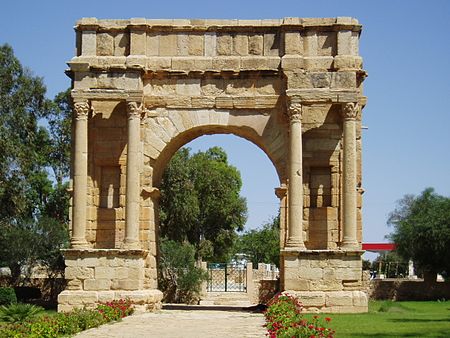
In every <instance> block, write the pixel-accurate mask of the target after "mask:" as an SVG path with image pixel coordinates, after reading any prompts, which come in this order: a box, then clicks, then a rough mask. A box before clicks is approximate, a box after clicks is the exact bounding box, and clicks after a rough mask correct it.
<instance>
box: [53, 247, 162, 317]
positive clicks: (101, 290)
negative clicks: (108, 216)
mask: <svg viewBox="0 0 450 338" xmlns="http://www.w3.org/2000/svg"><path fill="white" fill-rule="evenodd" d="M64 256H65V262H66V266H67V267H66V270H65V276H66V279H67V281H68V285H67V287H66V290H65V291H63V292H62V293H60V294H59V296H58V312H67V311H71V310H73V309H75V308H95V307H96V306H97V305H98V304H99V303H104V302H107V301H111V300H118V299H127V298H128V299H130V300H131V302H132V303H133V305H134V307H135V310H136V311H137V312H142V311H152V310H156V309H159V308H161V299H162V296H163V295H162V292H161V291H159V290H156V289H146V288H145V284H146V283H144V279H145V269H146V258H147V256H148V251H146V250H121V249H84V250H81V249H80V250H79V249H69V250H65V251H64Z"/></svg>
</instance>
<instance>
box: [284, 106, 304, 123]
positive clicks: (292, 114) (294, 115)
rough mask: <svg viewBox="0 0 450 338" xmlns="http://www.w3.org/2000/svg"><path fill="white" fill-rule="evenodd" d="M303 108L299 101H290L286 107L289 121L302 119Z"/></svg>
mask: <svg viewBox="0 0 450 338" xmlns="http://www.w3.org/2000/svg"><path fill="white" fill-rule="evenodd" d="M302 113H303V108H302V104H301V103H293V102H291V103H290V104H289V107H288V116H289V120H291V122H298V121H301V120H302Z"/></svg>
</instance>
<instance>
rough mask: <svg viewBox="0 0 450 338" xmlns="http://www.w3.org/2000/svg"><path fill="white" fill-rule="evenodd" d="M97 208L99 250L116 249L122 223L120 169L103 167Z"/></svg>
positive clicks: (97, 242)
mask: <svg viewBox="0 0 450 338" xmlns="http://www.w3.org/2000/svg"><path fill="white" fill-rule="evenodd" d="M99 181H100V182H99V183H100V184H99V205H98V208H97V231H96V247H97V248H106V249H109V248H114V247H115V246H116V243H117V242H118V238H117V237H118V231H119V230H120V222H121V221H122V220H121V218H122V216H121V214H122V213H123V212H122V208H120V167H119V166H101V167H100V180H99Z"/></svg>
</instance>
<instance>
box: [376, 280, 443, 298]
mask: <svg viewBox="0 0 450 338" xmlns="http://www.w3.org/2000/svg"><path fill="white" fill-rule="evenodd" d="M369 297H370V298H371V299H377V300H381V299H391V300H438V299H450V282H434V283H426V282H424V281H423V280H385V279H384V280H383V279H380V280H372V281H371V282H370V286H369Z"/></svg>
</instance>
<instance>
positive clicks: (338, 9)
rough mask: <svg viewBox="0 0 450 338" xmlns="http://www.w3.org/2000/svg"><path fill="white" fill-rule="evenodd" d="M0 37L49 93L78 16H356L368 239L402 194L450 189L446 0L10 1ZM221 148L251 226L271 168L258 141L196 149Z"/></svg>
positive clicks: (61, 79) (382, 229)
mask: <svg viewBox="0 0 450 338" xmlns="http://www.w3.org/2000/svg"><path fill="white" fill-rule="evenodd" d="M1 8H2V9H1V12H0V43H1V44H3V43H9V44H10V45H12V47H13V48H14V51H15V53H16V56H17V57H18V58H19V59H20V60H21V62H22V64H24V65H25V66H27V67H29V68H31V69H32V70H33V72H34V73H35V74H36V75H39V76H42V77H43V78H44V81H45V83H46V85H47V88H48V96H49V97H53V96H54V95H55V94H56V93H58V92H59V91H62V90H65V89H66V88H67V87H69V86H70V81H69V79H68V78H67V77H66V76H65V75H64V70H65V69H66V64H65V62H67V61H68V60H70V59H71V58H72V56H73V55H74V45H75V35H74V31H73V26H74V24H75V22H76V20H77V19H79V18H81V17H98V18H131V17H146V18H230V19H240V18H242V19H264V18H283V17H297V16H298V17H336V16H352V17H355V18H357V19H358V20H359V21H360V23H362V24H363V33H362V35H361V41H360V54H361V55H362V56H363V58H364V68H365V69H366V70H367V71H368V73H369V77H368V78H367V79H366V81H365V83H364V86H365V95H367V96H368V105H367V106H366V108H365V109H364V112H363V124H364V125H366V126H368V127H369V129H368V130H365V131H364V134H363V137H364V139H363V187H364V189H365V190H366V193H365V194H364V216H363V217H364V233H363V234H364V241H365V242H375V241H383V240H384V236H385V235H386V234H387V233H388V232H389V231H390V230H389V228H387V226H386V218H387V215H388V213H389V212H390V211H391V210H393V208H394V207H395V202H396V200H398V199H400V198H401V197H402V196H403V195H404V194H406V193H412V194H418V193H420V192H421V191H422V190H423V189H424V188H425V187H429V186H431V187H434V188H435V189H436V191H437V192H438V193H440V194H442V195H446V196H449V195H450V149H449V148H450V130H449V129H450V108H449V107H450V1H446V0H442V1H431V0H430V1H396V0H389V1H386V0H378V1H345V0H344V1H342V0H341V1H332V0H329V1H325V0H314V1H313V0H310V1H303V0H296V1H262V0H260V1H250V0H240V1H235V0H227V1H217V0H216V1H213V0H210V1H186V0H185V1H180V0H172V1H161V0H158V1H133V0H128V1H115V0H109V1H93V0H91V1H86V0H77V1H63V0H59V1H56V0H54V1H31V0H30V1H21V0H16V1H5V2H3V3H2V6H1ZM213 145H219V146H222V147H223V148H225V149H226V150H227V152H228V154H229V159H230V162H231V163H233V164H234V165H235V166H237V167H238V168H239V170H240V171H241V173H242V176H243V181H244V187H243V195H244V196H246V197H247V200H248V204H249V211H250V214H249V221H248V227H256V226H259V225H260V224H261V223H263V222H264V221H266V220H268V219H269V218H270V217H271V216H273V215H275V214H276V212H277V207H278V201H277V199H276V197H275V195H274V193H273V188H274V187H276V186H277V185H278V180H277V177H276V174H275V170H274V168H273V166H272V164H271V163H270V161H269V160H268V158H267V157H266V156H265V154H264V153H263V152H262V151H261V150H259V149H258V148H257V147H256V146H254V145H253V144H251V143H249V142H247V141H244V140H241V139H239V138H237V137H233V136H225V135H218V136H211V137H201V138H199V139H197V140H195V141H193V142H192V143H190V144H189V146H190V147H192V148H193V149H194V150H198V149H207V148H208V147H210V146H213Z"/></svg>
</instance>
